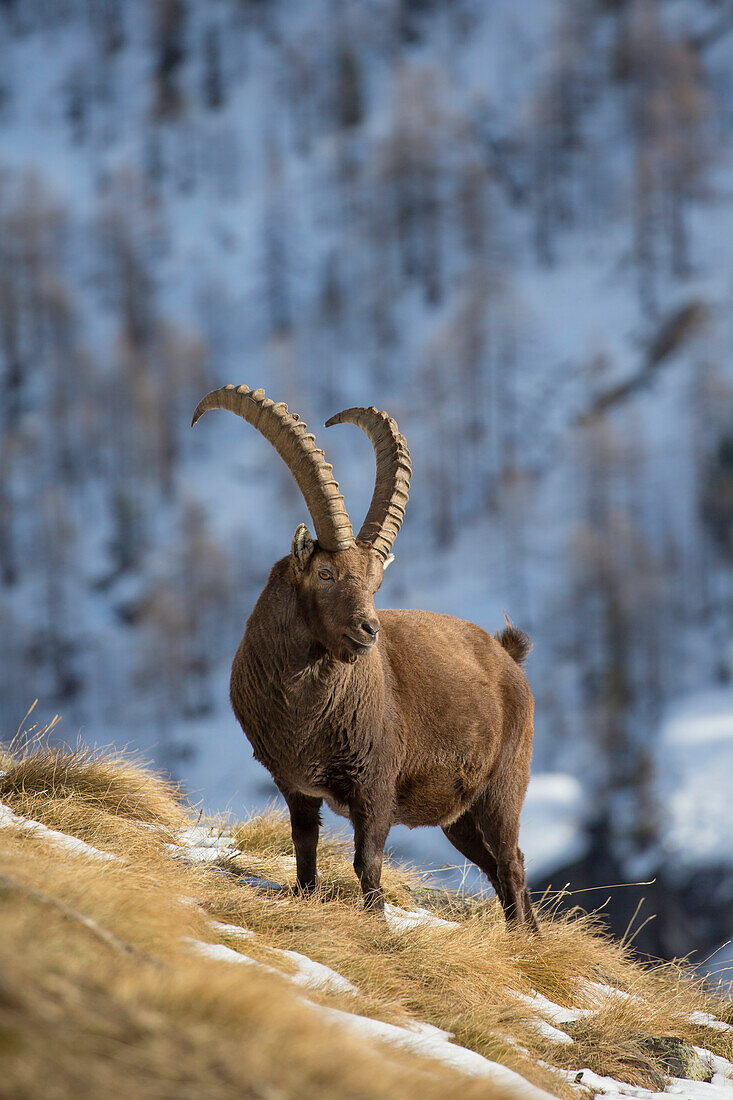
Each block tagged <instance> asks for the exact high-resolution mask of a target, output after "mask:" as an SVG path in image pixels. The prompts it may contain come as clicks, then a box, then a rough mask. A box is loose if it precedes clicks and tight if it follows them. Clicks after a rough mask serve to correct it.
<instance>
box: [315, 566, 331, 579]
mask: <svg viewBox="0 0 733 1100" xmlns="http://www.w3.org/2000/svg"><path fill="white" fill-rule="evenodd" d="M318 576H319V577H320V578H321V580H322V581H332V580H333V573H332V572H331V570H330V569H319V570H318Z"/></svg>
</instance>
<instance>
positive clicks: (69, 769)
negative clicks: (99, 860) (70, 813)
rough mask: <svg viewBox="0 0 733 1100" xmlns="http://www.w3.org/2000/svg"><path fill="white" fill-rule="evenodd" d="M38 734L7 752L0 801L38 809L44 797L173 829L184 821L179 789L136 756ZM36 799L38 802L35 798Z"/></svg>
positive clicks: (186, 812)
mask: <svg viewBox="0 0 733 1100" xmlns="http://www.w3.org/2000/svg"><path fill="white" fill-rule="evenodd" d="M45 732H46V730H45V729H44V730H42V731H41V736H40V737H35V738H33V739H32V740H31V742H30V743H29V744H28V745H26V746H25V747H24V748H23V749H22V750H21V751H20V752H13V747H12V746H11V748H10V750H9V751H8V752H6V753H4V754H3V769H4V771H5V774H4V775H2V776H0V799H2V800H3V801H7V802H8V803H9V804H10V803H13V804H14V806H17V807H18V812H19V813H24V812H25V811H24V809H23V807H24V806H29V807H30V806H32V805H34V806H35V807H36V808H38V806H39V805H40V804H42V803H43V802H44V801H48V802H51V803H63V802H65V801H66V802H68V803H70V804H72V805H73V806H75V807H81V808H84V809H85V810H90V811H94V810H99V811H105V812H107V813H109V814H111V815H113V816H114V817H115V818H123V819H124V818H126V819H128V820H131V821H142V822H146V823H147V824H150V825H162V826H168V827H171V828H175V827H178V826H180V825H183V824H185V822H186V819H187V816H188V814H189V813H190V810H188V808H184V805H183V801H182V798H181V794H180V791H179V789H178V787H177V786H176V785H175V784H173V783H171V782H170V781H169V780H167V779H164V778H163V777H162V776H160V775H156V774H155V773H154V772H152V771H150V770H149V769H148V768H147V767H146V766H145V765H144V764H143V763H142V762H141V761H140V760H138V759H136V758H135V757H133V756H130V755H129V754H128V755H125V754H123V753H118V752H109V751H108V750H104V751H102V750H94V749H91V748H89V747H88V746H85V745H83V744H81V743H79V744H78V745H77V746H75V747H73V748H70V747H69V746H65V745H64V746H59V745H49V744H48V743H47V742H46V741H45V740H44V739H43V736H42V735H43V733H45ZM34 800H35V801H34Z"/></svg>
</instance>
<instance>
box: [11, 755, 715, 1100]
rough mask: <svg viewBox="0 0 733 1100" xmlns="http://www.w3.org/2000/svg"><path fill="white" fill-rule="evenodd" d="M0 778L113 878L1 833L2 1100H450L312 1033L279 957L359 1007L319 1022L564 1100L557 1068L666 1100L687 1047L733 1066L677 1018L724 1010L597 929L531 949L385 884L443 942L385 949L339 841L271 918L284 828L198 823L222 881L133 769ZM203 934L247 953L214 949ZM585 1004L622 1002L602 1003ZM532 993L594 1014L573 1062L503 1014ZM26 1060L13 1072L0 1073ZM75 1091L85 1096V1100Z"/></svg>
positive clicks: (395, 1065) (288, 863) (339, 1036)
mask: <svg viewBox="0 0 733 1100" xmlns="http://www.w3.org/2000/svg"><path fill="white" fill-rule="evenodd" d="M5 767H6V769H7V775H6V776H4V777H2V779H1V780H0V784H1V785H0V799H2V800H3V801H4V802H5V803H6V804H8V805H9V806H11V808H12V809H13V810H15V811H16V812H17V813H22V814H25V815H27V816H31V817H34V818H36V819H38V820H42V821H43V822H44V823H45V824H47V825H49V826H51V827H53V828H56V829H60V830H62V831H64V832H68V833H70V834H72V835H75V836H78V837H80V838H81V839H84V840H87V841H89V842H91V843H92V844H94V845H95V846H97V847H104V848H106V849H107V850H109V851H112V852H114V854H116V855H117V856H118V857H119V858H118V859H116V860H110V861H99V860H92V859H86V858H84V857H79V856H78V855H73V854H70V853H67V852H65V851H63V850H61V851H60V850H59V849H57V848H53V847H51V846H50V845H49V844H48V843H47V841H45V840H44V839H43V838H42V837H40V836H37V835H34V834H33V833H29V832H27V831H23V830H19V829H13V828H10V829H3V830H2V831H0V895H1V897H2V905H0V945H1V946H0V952H1V953H2V957H3V961H2V970H1V973H2V976H3V983H2V984H0V1060H1V1061H2V1062H3V1063H5V1062H8V1063H9V1064H11V1065H12V1064H13V1062H14V1061H19V1062H22V1063H23V1064H22V1068H19V1069H17V1070H15V1069H11V1070H10V1071H9V1072H10V1074H11V1075H10V1077H9V1078H5V1077H4V1078H3V1079H4V1080H6V1079H7V1080H8V1081H9V1082H10V1084H9V1086H8V1088H9V1095H18V1096H24V1095H33V1088H32V1087H30V1086H29V1081H31V1079H32V1080H33V1081H35V1082H36V1088H37V1083H38V1081H40V1080H43V1079H47V1078H46V1073H47V1072H50V1068H49V1067H50V1065H51V1064H52V1060H53V1059H56V1061H57V1062H58V1069H57V1070H56V1071H55V1072H56V1073H57V1074H60V1077H59V1080H60V1081H61V1082H62V1084H61V1085H60V1086H59V1089H58V1090H57V1095H59V1096H67V1095H68V1096H71V1095H78V1094H79V1092H82V1093H83V1094H84V1095H89V1094H92V1095H95V1094H96V1093H95V1091H94V1089H96V1090H97V1092H98V1093H99V1095H104V1094H105V1089H106V1090H107V1091H109V1089H110V1082H111V1081H112V1080H113V1070H114V1072H117V1073H118V1074H121V1073H123V1072H124V1073H125V1074H126V1077H125V1079H126V1081H127V1080H128V1079H129V1080H130V1081H131V1082H132V1084H131V1085H130V1087H129V1089H128V1091H129V1092H130V1094H131V1095H140V1096H148V1095H149V1096H167V1095H171V1094H173V1095H176V1096H182V1097H186V1096H189V1095H190V1096H192V1097H193V1096H201V1095H206V1096H212V1097H218V1096H230V1095H231V1096H235V1095H236V1096H249V1095H252V1096H262V1095H282V1096H285V1097H289V1096H309V1095H317V1096H323V1097H331V1096H333V1097H336V1096H339V1097H341V1096H344V1097H350V1096H354V1097H357V1096H358V1097H362V1096H363V1097H372V1096H373V1097H382V1096H385V1097H386V1096H396V1097H402V1096H404V1097H417V1096H418V1095H419V1096H420V1097H425V1098H426V1100H431V1098H432V1097H433V1096H434V1097H436V1098H437V1097H439V1096H445V1095H450V1094H452V1092H454V1091H455V1089H456V1081H455V1076H454V1075H453V1076H452V1075H451V1074H450V1073H448V1071H446V1070H445V1069H442V1068H441V1067H440V1066H439V1065H438V1064H437V1063H435V1062H432V1061H429V1060H428V1061H426V1060H424V1059H421V1058H418V1057H417V1056H414V1055H410V1054H407V1053H404V1052H403V1053H401V1054H400V1053H398V1051H396V1050H395V1049H393V1048H379V1051H380V1053H379V1055H377V1054H376V1053H375V1047H373V1046H370V1045H368V1044H366V1043H364V1042H360V1041H358V1040H356V1039H354V1038H349V1037H347V1035H346V1034H345V1033H343V1032H340V1031H337V1030H333V1029H332V1028H329V1027H326V1026H325V1025H324V1024H323V1022H322V1019H321V1018H320V1017H319V1016H317V1015H316V1014H315V1013H314V1011H313V1009H312V1008H310V1007H309V1006H308V1005H307V1004H306V1003H304V1002H303V1001H302V999H298V998H297V997H296V996H294V993H293V989H292V988H291V987H289V986H288V984H287V981H286V978H287V975H289V974H292V973H293V971H294V964H293V962H292V961H291V960H289V959H287V958H286V957H284V956H282V955H280V954H278V950H282V949H285V950H294V951H298V952H300V953H302V954H304V955H307V956H308V957H309V958H312V959H315V960H317V961H318V962H321V963H324V964H326V965H327V966H330V967H332V968H333V969H334V970H336V971H337V972H338V973H339V974H342V975H343V976H344V977H345V978H348V979H349V980H350V981H351V982H352V983H353V984H354V985H355V986H357V988H358V991H359V992H358V994H357V995H355V996H354V995H350V994H346V993H333V992H330V993H329V992H324V991H317V992H312V993H309V997H310V998H311V999H312V1000H314V1001H316V1002H317V1003H320V1004H324V1005H329V1006H331V1007H336V1008H341V1009H343V1010H345V1011H348V1012H352V1013H357V1014H359V1015H363V1016H373V1017H375V1018H378V1019H381V1020H385V1021H388V1022H392V1023H397V1024H404V1023H406V1022H410V1021H421V1022H424V1023H430V1024H434V1025H436V1026H438V1027H440V1028H443V1029H444V1030H446V1031H449V1032H451V1033H453V1034H454V1035H455V1037H456V1041H457V1042H458V1043H460V1044H462V1045H464V1046H466V1047H469V1048H471V1049H473V1050H476V1051H478V1052H479V1053H480V1054H483V1055H485V1056H486V1057H489V1058H492V1059H495V1060H498V1061H501V1062H503V1063H504V1064H505V1065H507V1066H509V1067H510V1068H512V1069H515V1070H517V1071H518V1072H520V1073H521V1074H523V1075H524V1076H525V1077H527V1078H528V1079H529V1080H531V1081H533V1082H534V1083H536V1084H537V1085H539V1086H541V1087H542V1088H544V1089H546V1090H547V1091H548V1092H550V1093H553V1094H555V1095H557V1096H558V1097H568V1098H569V1097H571V1096H573V1095H575V1093H574V1092H573V1090H572V1089H571V1086H570V1085H569V1084H567V1082H566V1079H565V1077H563V1076H562V1075H558V1074H556V1073H553V1067H554V1068H556V1069H558V1070H562V1071H571V1072H574V1071H578V1070H580V1069H584V1068H586V1067H588V1068H590V1069H592V1070H594V1071H595V1072H597V1073H599V1074H601V1075H604V1076H615V1077H618V1078H620V1079H622V1080H624V1081H627V1082H629V1083H630V1084H634V1085H644V1086H647V1087H655V1088H659V1087H660V1082H662V1083H663V1082H664V1080H665V1078H666V1076H667V1075H668V1074H669V1073H670V1072H671V1067H672V1063H671V1062H670V1057H671V1055H670V1051H672V1052H675V1051H677V1052H679V1051H684V1050H690V1049H691V1048H692V1047H693V1046H699V1047H707V1048H708V1049H711V1050H713V1051H714V1052H716V1053H718V1054H721V1055H723V1056H724V1057H728V1058H731V1056H732V1055H733V1044H732V1043H731V1040H730V1037H729V1035H728V1034H726V1033H724V1032H720V1031H715V1030H712V1029H710V1028H707V1027H705V1026H701V1025H699V1024H693V1023H692V1022H691V1021H690V1018H689V1017H690V1014H691V1013H692V1012H694V1011H702V1012H711V1013H713V1014H714V1015H717V1016H718V1017H719V1018H722V1017H724V1014H725V1012H726V1011H727V1010H729V1006H726V1004H725V1003H724V1002H721V1001H720V1000H718V999H717V998H715V997H714V996H712V995H711V994H710V993H709V992H708V991H707V990H706V989H705V987H704V986H703V984H702V983H701V982H700V981H699V980H697V979H696V978H695V977H694V976H693V975H692V974H691V973H690V972H688V971H686V970H685V969H684V968H683V967H680V966H676V965H673V964H664V965H661V964H657V965H654V964H649V965H646V966H643V965H641V964H640V963H639V962H638V960H636V959H635V958H634V957H633V956H632V954H631V951H630V949H629V948H628V946H624V945H623V944H619V943H617V942H614V941H613V940H611V939H610V938H609V937H608V935H607V934H606V933H605V932H604V930H603V928H602V926H601V925H600V922H599V921H598V919H597V918H594V917H589V916H585V915H582V914H577V915H575V916H573V917H572V918H571V917H569V916H564V917H558V916H557V915H556V914H553V913H552V912H551V911H547V912H545V913H544V914H541V935H540V936H539V937H532V936H528V935H526V934H525V933H524V932H522V931H519V930H516V929H512V928H509V927H507V925H506V924H505V922H504V920H503V917H502V915H501V913H500V910H499V907H498V906H497V904H496V902H495V900H494V899H493V898H489V899H484V900H480V901H470V902H468V901H462V900H460V899H455V898H454V897H452V896H451V895H443V894H440V893H435V892H432V893H430V892H426V890H425V887H424V886H423V884H422V882H421V880H420V878H419V876H417V875H415V874H412V873H410V872H408V871H406V870H404V869H403V868H400V867H396V866H394V865H391V864H389V863H387V864H386V865H385V887H386V891H387V895H388V899H389V900H390V901H391V902H392V903H393V904H398V905H402V906H404V907H405V908H412V907H414V904H415V899H417V901H418V903H419V904H421V905H426V904H429V905H430V908H431V909H433V910H434V911H435V912H436V913H437V914H438V915H441V916H444V917H445V918H446V919H449V920H452V921H455V922H456V927H450V926H445V925H441V926H418V927H416V928H414V929H412V930H410V931H409V932H405V933H400V932H397V933H395V932H392V931H390V929H389V927H388V926H387V925H386V924H385V923H384V922H383V921H380V920H379V919H377V918H374V917H373V916H371V915H369V914H366V913H365V912H364V910H363V908H362V903H361V899H360V897H359V889H358V884H357V882H356V877H355V876H354V873H353V869H352V867H351V851H350V848H349V845H348V844H346V843H345V842H344V841H343V840H342V839H341V838H329V837H328V836H326V837H324V840H323V842H322V843H321V845H320V846H319V873H320V877H321V885H320V889H319V891H318V892H317V893H316V895H314V896H313V897H308V898H303V897H300V896H298V895H296V894H295V893H294V892H291V891H290V890H289V889H285V890H284V891H282V892H280V893H278V894H274V895H273V896H270V897H268V896H266V895H265V894H263V893H262V892H259V891H257V890H255V889H252V888H251V887H250V886H249V885H247V881H246V878H245V877H243V876H246V875H248V874H250V875H257V876H258V877H262V878H267V879H271V880H274V881H276V882H279V883H281V884H282V885H283V886H284V887H286V888H292V887H293V886H294V880H295V866H294V859H293V856H292V846H291V842H290V829H289V823H288V821H287V819H286V817H285V815H284V814H282V813H278V812H275V811H272V812H269V813H267V814H263V815H258V816H256V817H252V818H250V819H249V820H247V821H245V822H243V823H241V824H237V825H234V826H230V825H228V824H227V823H225V822H221V821H220V822H210V823H209V824H211V827H212V829H213V830H214V831H215V832H224V833H226V834H227V835H226V840H227V847H230V848H234V849H236V850H237V854H236V855H235V856H234V857H233V858H232V859H230V860H229V861H227V863H226V864H225V865H223V866H216V865H214V866H211V865H193V866H192V865H190V864H187V863H185V862H183V861H182V860H180V859H177V858H174V856H173V855H172V853H171V851H170V850H169V848H168V847H167V846H166V844H167V843H170V841H171V840H174V839H175V829H176V827H177V825H179V824H192V823H196V822H197V821H198V820H199V818H200V815H196V814H195V813H194V811H192V810H191V809H189V808H188V807H186V805H185V802H184V801H183V800H182V798H181V796H180V793H179V792H178V791H177V790H176V789H175V788H174V787H172V786H171V785H170V784H168V783H166V782H165V781H164V780H161V779H159V778H158V777H156V776H154V775H153V774H152V773H150V772H148V771H147V770H145V769H144V768H142V767H141V765H140V764H139V762H136V761H132V762H130V761H129V760H127V759H124V758H121V757H120V756H119V755H114V756H109V755H104V754H99V753H92V754H90V753H86V752H85V751H83V750H79V749H74V750H69V749H59V748H44V747H43V746H42V745H41V744H38V743H37V744H36V745H35V746H33V748H32V750H31V751H30V752H29V751H24V752H20V753H17V754H14V753H13V751H12V750H11V751H10V753H9V754H8V755H6V762H5ZM150 825H155V826H158V827H157V828H154V829H151V828H149V826H150ZM41 895H42V896H41ZM69 911H71V913H70V912H69ZM74 914H76V916H74ZM79 915H82V916H83V917H84V918H87V919H88V921H91V922H93V924H95V925H96V926H97V927H98V929H101V930H102V932H103V933H107V934H108V936H107V938H105V935H100V934H99V933H98V931H97V932H96V933H95V930H94V928H93V927H91V926H90V925H89V924H88V923H86V924H85V923H84V920H79V919H78V918H79ZM213 919H215V920H219V921H222V922H225V923H227V924H234V925H236V926H239V927H242V928H245V929H248V930H249V931H251V932H253V933H255V936H254V938H247V939H241V938H240V937H236V936H228V935H227V936H224V937H222V935H221V934H220V933H218V932H217V931H216V930H215V929H213V927H212V924H211V921H212V920H213ZM191 939H195V940H198V941H205V942H219V943H222V942H225V943H226V944H227V945H228V946H229V947H230V948H233V949H234V950H235V951H237V952H239V953H240V954H245V955H246V956H247V957H249V958H250V959H251V960H253V961H254V962H260V963H265V964H266V965H267V966H268V967H270V968H272V969H275V970H279V971H281V972H282V974H283V979H282V980H281V979H279V978H278V977H277V976H276V975H273V974H272V973H271V971H270V972H267V973H264V972H261V971H258V969H257V968H256V967H255V966H235V965H232V964H231V963H229V964H228V963H225V962H214V961H211V960H208V959H202V958H199V957H197V956H195V955H194V954H193V953H192V951H191V950H190V946H188V944H189V941H190V940H191ZM120 944H121V945H122V946H121V947H120ZM593 982H596V983H607V984H608V985H611V986H613V987H614V988H616V989H617V990H622V991H626V992H627V993H628V994H629V997H628V998H626V999H624V998H623V997H619V996H616V997H611V998H605V999H604V998H602V999H601V1001H600V1002H599V999H598V991H597V989H596V988H595V987H594V986H592V985H591V984H589V983H593ZM532 991H537V992H539V993H541V994H544V995H545V996H547V997H549V998H550V999H551V1000H553V1001H555V1002H556V1003H558V1004H561V1005H565V1006H568V1007H570V1006H575V1007H578V1008H589V1009H592V1010H593V1013H592V1014H591V1015H587V1016H584V1017H583V1018H581V1019H580V1020H578V1021H577V1022H576V1023H574V1024H572V1025H571V1024H568V1025H562V1026H563V1029H564V1030H566V1031H567V1032H568V1034H571V1033H572V1038H573V1040H574V1041H573V1043H572V1044H562V1043H558V1042H556V1041H554V1040H553V1039H551V1038H548V1037H546V1036H543V1035H542V1034H541V1033H539V1032H538V1031H537V1028H536V1026H535V1020H534V1017H535V1015H536V1014H535V1013H534V1011H533V1009H532V1007H531V1006H528V1005H527V1003H526V1002H524V1001H521V1000H518V999H517V997H516V994H517V993H520V994H530V993H531V992H532ZM540 1014H541V1013H540ZM21 1049H22V1051H23V1058H22V1059H15V1060H14V1059H13V1058H11V1057H10V1053H11V1052H12V1051H17V1050H21ZM285 1050H287V1058H284V1057H283V1051H285ZM6 1055H8V1056H7V1057H6ZM123 1062H124V1064H125V1066H126V1067H127V1068H126V1069H124V1070H123ZM675 1065H676V1063H675ZM110 1067H112V1068H110ZM3 1072H5V1070H4V1069H3ZM83 1072H87V1075H88V1080H89V1081H90V1082H92V1083H93V1084H94V1089H92V1088H86V1091H85V1089H84V1088H81V1087H80V1086H79V1083H78V1082H79V1080H80V1079H81V1075H82V1073H83ZM13 1074H15V1076H13ZM130 1074H131V1076H129V1075H130ZM118 1080H119V1077H118ZM460 1088H461V1092H462V1093H465V1095H466V1096H467V1097H469V1098H472V1097H473V1096H485V1097H494V1096H496V1097H498V1096H500V1095H502V1093H501V1090H499V1089H498V1087H496V1086H494V1085H493V1084H491V1083H489V1082H487V1081H477V1080H471V1079H470V1078H465V1079H464V1078H462V1079H461V1084H460ZM24 1089H25V1091H24ZM75 1089H76V1091H75ZM13 1090H15V1091H13Z"/></svg>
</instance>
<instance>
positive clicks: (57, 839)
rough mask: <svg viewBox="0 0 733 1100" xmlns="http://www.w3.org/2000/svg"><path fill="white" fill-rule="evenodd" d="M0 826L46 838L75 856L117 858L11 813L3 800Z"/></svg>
mask: <svg viewBox="0 0 733 1100" xmlns="http://www.w3.org/2000/svg"><path fill="white" fill-rule="evenodd" d="M0 827H1V828H4V829H9V828H15V829H23V830H24V831H25V832H28V833H32V834H33V836H36V837H38V838H39V839H42V840H48V841H50V843H51V844H55V845H56V846H57V847H59V848H65V849H66V851H67V852H73V853H74V855H77V856H88V857H89V858H90V859H117V858H118V857H117V856H116V855H113V853H112V852H102V851H101V850H100V849H99V848H95V847H94V846H93V845H92V844H87V842H86V841H85V840H79V838H78V837H75V836H69V835H68V833H61V832H59V831H58V829H50V828H49V827H48V825H43V824H42V823H41V822H40V821H34V820H33V819H32V818H30V817H22V816H21V815H20V814H16V813H13V811H12V810H11V809H10V807H9V806H6V805H5V803H4V802H0Z"/></svg>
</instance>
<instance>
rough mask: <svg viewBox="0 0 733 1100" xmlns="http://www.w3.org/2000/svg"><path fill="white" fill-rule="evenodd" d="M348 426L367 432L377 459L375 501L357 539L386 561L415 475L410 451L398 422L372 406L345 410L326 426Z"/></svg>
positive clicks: (402, 517)
mask: <svg viewBox="0 0 733 1100" xmlns="http://www.w3.org/2000/svg"><path fill="white" fill-rule="evenodd" d="M345 423H349V424H356V425H357V427H359V428H361V429H362V431H365V432H366V434H367V435H368V436H369V438H370V440H371V442H372V446H373V447H374V454H375V455H376V458H377V476H376V479H375V483H374V494H373V495H372V502H371V504H370V505H369V511H368V512H367V514H366V519H365V520H364V522H363V524H362V525H361V530H360V531H359V534H358V535H357V536H356V537H357V539H358V540H359V542H363V543H365V544H366V545H367V546H372V547H373V548H374V549H375V550H376V551H377V553H378V554H379V555H380V557H382V558H383V559H386V558H387V557H388V556H389V552H390V550H391V549H392V543H393V542H394V540H395V539H396V538H397V533H398V531H399V529H400V527H401V526H402V521H403V519H404V518H405V506H406V504H407V496H408V492H409V489H410V474H411V473H412V466H411V464H410V452H409V451H408V449H407V443H406V442H405V438H404V436H402V435H400V430H399V428H398V427H397V423H396V421H394V420H393V419H392V417H391V416H389V415H388V413H386V412H379V410H378V409H375V408H374V407H373V406H371V407H370V408H368V409H362V408H354V409H344V411H343V412H340V413H337V414H336V416H332V417H331V419H330V420H327V421H326V427H327V428H330V427H331V425H332V424H345Z"/></svg>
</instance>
